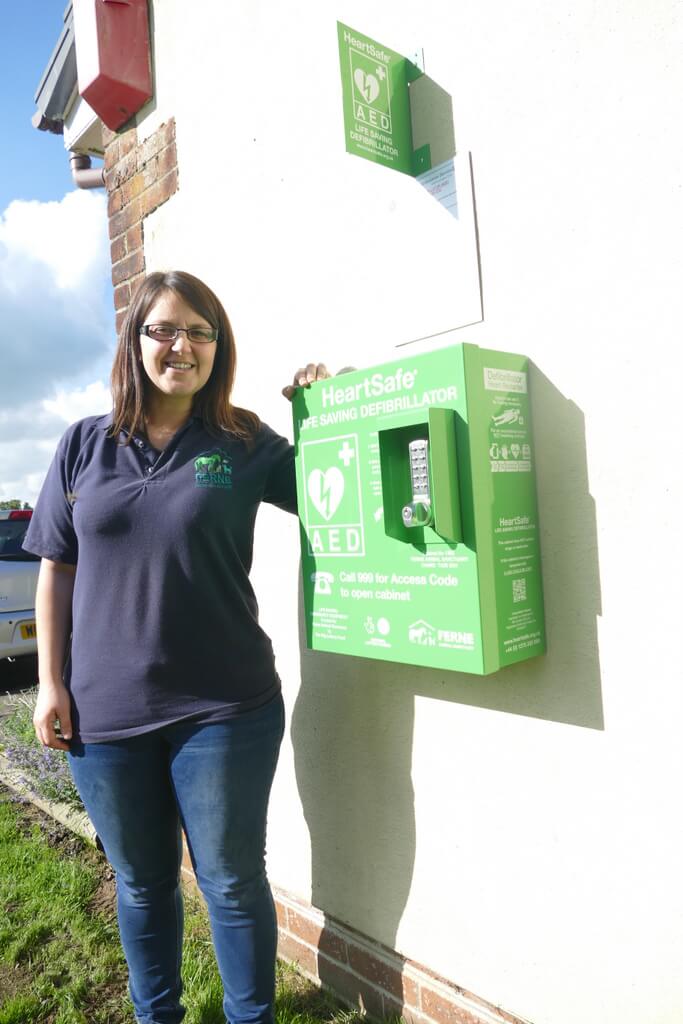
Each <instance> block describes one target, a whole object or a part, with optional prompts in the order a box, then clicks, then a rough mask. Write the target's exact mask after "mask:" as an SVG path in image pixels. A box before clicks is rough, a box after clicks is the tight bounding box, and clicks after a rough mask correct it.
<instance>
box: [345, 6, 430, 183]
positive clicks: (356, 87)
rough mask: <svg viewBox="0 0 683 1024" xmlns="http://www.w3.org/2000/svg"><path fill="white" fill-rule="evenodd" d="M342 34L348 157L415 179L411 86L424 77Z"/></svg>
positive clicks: (369, 43) (369, 42)
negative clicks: (351, 154) (361, 159)
mask: <svg viewBox="0 0 683 1024" xmlns="http://www.w3.org/2000/svg"><path fill="white" fill-rule="evenodd" d="M337 31H338V35H339V60H340V65H341V80H342V94H343V102H344V131H345V135H346V150H347V152H348V153H353V154H355V155H356V156H361V157H364V158H365V159H366V160H372V161H373V162H374V163H378V164H383V165H384V166H385V167H391V168H393V169H394V170H395V171H402V172H403V173H404V174H411V175H412V174H413V173H414V171H413V144H412V133H411V128H410V101H409V96H408V83H409V81H411V80H412V79H413V78H415V77H417V76H419V75H420V74H421V73H422V72H421V71H420V70H419V69H418V68H417V67H416V66H415V65H414V64H412V63H411V62H410V61H409V60H407V59H406V58H405V57H402V56H401V54H400V53H395V52H394V50H390V49H389V48H388V47H387V46H382V44H381V43H378V42H376V41H375V40H374V39H369V38H368V37H367V36H364V35H362V34H361V33H360V32H356V31H355V30H354V29H352V28H349V27H348V25H342V24H341V22H337Z"/></svg>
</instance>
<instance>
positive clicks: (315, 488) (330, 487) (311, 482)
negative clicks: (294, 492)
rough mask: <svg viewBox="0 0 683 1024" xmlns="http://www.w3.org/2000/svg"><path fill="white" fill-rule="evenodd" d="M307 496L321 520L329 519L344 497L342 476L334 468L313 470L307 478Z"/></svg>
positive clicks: (339, 471)
mask: <svg viewBox="0 0 683 1024" xmlns="http://www.w3.org/2000/svg"><path fill="white" fill-rule="evenodd" d="M308 496H309V497H310V499H311V501H312V502H313V504H314V505H315V507H316V508H317V510H318V512H319V513H320V515H321V516H322V517H323V519H331V518H332V516H333V515H334V513H335V512H336V511H337V509H338V508H339V502H340V501H341V500H342V498H343V497H344V474H343V473H342V471H341V470H340V469H337V467H336V466H332V467H331V468H330V469H326V470H325V472H324V473H323V471H322V469H314V470H313V472H312V473H311V474H310V475H309V477H308Z"/></svg>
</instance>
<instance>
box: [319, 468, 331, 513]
mask: <svg viewBox="0 0 683 1024" xmlns="http://www.w3.org/2000/svg"><path fill="white" fill-rule="evenodd" d="M330 491H331V488H330V486H329V485H328V484H326V483H325V478H324V477H323V491H322V494H321V495H320V503H321V505H322V506H323V515H324V516H325V519H331V518H332V513H331V512H330V511H329V509H330V499H331V494H330Z"/></svg>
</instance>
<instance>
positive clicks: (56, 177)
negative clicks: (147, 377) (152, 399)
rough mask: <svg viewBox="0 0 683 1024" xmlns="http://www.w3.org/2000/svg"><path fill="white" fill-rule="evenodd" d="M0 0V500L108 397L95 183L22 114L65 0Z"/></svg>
mask: <svg viewBox="0 0 683 1024" xmlns="http://www.w3.org/2000/svg"><path fill="white" fill-rule="evenodd" d="M2 6H3V10H2V20H1V21H0V90H1V92H0V95H1V96H2V99H3V116H2V120H1V122H0V356H1V362H0V365H1V366H2V370H1V371H0V499H3V498H20V499H22V500H28V501H31V502H33V501H34V500H35V498H36V496H37V493H38V490H39V488H40V485H41V483H42V479H43V477H44V474H45V472H46V470H47V467H48V465H49V462H50V459H51V457H52V454H53V452H54V449H55V446H56V444H57V441H58V440H59V437H60V436H61V434H62V433H63V432H64V429H65V427H66V426H67V425H68V423H70V422H72V421H73V420H75V419H78V418H80V417H81V416H84V415H89V414H92V413H98V412H103V411H105V410H106V409H107V408H109V406H110V403H109V398H108V386H107V378H108V372H109V366H110V364H111V355H112V351H113V347H114V343H115V332H114V310H113V301H112V289H111V281H110V264H109V245H108V238H107V215H106V196H105V192H104V189H97V190H91V191H83V190H81V189H77V188H75V186H74V184H73V181H72V178H71V172H70V169H69V160H68V153H67V151H66V150H65V148H64V141H63V138H62V137H61V136H57V135H50V134H49V133H47V132H39V131H38V130H37V129H35V128H34V127H33V126H32V124H31V118H32V116H33V114H34V113H35V110H36V107H35V104H34V100H33V97H34V95H35V92H36V89H37V86H38V83H39V82H40V79H41V77H42V74H43V71H44V69H45V67H46V65H47V63H48V61H49V59H50V55H51V53H52V51H53V49H54V47H55V45H56V43H57V40H58V38H59V34H60V32H61V30H62V26H63V15H64V10H65V7H66V3H65V0H21V2H15V3H11V4H10V3H7V4H3V5H2Z"/></svg>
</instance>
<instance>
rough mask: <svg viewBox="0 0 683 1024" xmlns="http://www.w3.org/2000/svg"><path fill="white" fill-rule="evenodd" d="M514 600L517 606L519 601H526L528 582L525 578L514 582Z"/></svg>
mask: <svg viewBox="0 0 683 1024" xmlns="http://www.w3.org/2000/svg"><path fill="white" fill-rule="evenodd" d="M512 600H513V602H514V603H515V604H516V603H517V601H526V580H525V578H524V577H523V576H522V577H520V579H518V580H513V581H512Z"/></svg>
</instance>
